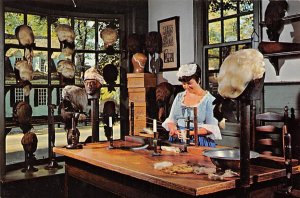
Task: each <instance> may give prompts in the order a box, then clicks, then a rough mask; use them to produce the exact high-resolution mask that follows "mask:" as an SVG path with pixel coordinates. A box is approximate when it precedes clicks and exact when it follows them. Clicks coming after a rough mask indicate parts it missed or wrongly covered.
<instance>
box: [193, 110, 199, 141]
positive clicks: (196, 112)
mask: <svg viewBox="0 0 300 198" xmlns="http://www.w3.org/2000/svg"><path fill="white" fill-rule="evenodd" d="M194 138H195V146H198V144H199V141H198V108H197V107H194Z"/></svg>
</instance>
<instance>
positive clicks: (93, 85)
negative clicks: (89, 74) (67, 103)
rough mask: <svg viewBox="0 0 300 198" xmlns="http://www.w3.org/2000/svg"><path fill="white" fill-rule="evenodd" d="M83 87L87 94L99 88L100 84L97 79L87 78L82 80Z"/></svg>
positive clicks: (91, 93)
mask: <svg viewBox="0 0 300 198" xmlns="http://www.w3.org/2000/svg"><path fill="white" fill-rule="evenodd" d="M84 87H85V90H86V93H87V94H89V95H93V94H94V93H96V92H97V90H99V89H100V88H101V84H100V82H98V81H97V80H94V79H87V80H85V81H84Z"/></svg>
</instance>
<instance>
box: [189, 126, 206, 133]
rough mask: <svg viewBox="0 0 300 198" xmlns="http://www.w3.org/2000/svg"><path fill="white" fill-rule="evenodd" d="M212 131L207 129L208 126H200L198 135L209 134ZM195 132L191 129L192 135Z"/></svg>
mask: <svg viewBox="0 0 300 198" xmlns="http://www.w3.org/2000/svg"><path fill="white" fill-rule="evenodd" d="M209 133H210V132H209V131H208V130H206V128H202V127H200V128H198V135H207V134H209ZM194 134H195V132H194V131H190V135H194Z"/></svg>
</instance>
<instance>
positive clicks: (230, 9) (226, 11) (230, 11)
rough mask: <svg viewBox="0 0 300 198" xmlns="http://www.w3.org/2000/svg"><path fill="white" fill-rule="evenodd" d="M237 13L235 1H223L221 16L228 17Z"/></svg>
mask: <svg viewBox="0 0 300 198" xmlns="http://www.w3.org/2000/svg"><path fill="white" fill-rule="evenodd" d="M236 13H237V3H236V0H235V1H234V0H223V15H224V16H230V15H234V14H236Z"/></svg>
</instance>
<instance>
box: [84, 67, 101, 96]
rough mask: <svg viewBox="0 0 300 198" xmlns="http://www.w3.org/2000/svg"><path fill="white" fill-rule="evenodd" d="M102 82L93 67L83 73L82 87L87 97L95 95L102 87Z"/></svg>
mask: <svg viewBox="0 0 300 198" xmlns="http://www.w3.org/2000/svg"><path fill="white" fill-rule="evenodd" d="M103 82H104V80H103V77H102V76H101V75H100V73H99V72H98V70H97V69H96V68H95V67H91V68H89V69H88V70H86V71H85V73H84V87H85V90H86V93H87V94H89V95H93V94H95V93H96V92H97V91H98V90H99V89H100V88H101V86H102V84H103Z"/></svg>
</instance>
